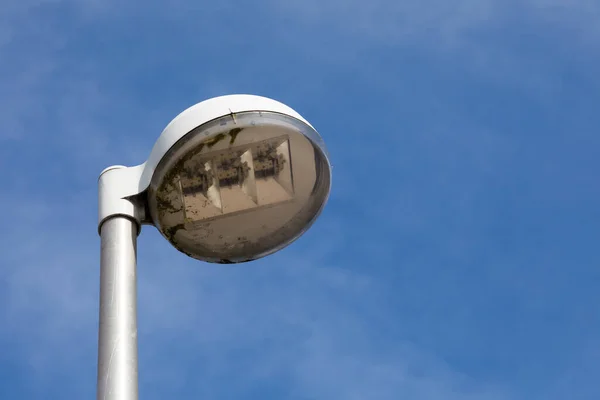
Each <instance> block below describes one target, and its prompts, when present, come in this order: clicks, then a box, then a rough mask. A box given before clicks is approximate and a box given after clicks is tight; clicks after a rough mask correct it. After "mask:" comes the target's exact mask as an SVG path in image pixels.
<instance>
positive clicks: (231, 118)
mask: <svg viewBox="0 0 600 400" xmlns="http://www.w3.org/2000/svg"><path fill="white" fill-rule="evenodd" d="M144 180H147V181H149V182H148V184H147V185H148V186H147V201H148V210H149V212H150V215H151V219H152V223H153V224H154V225H155V226H156V227H157V228H158V230H159V231H160V232H161V234H162V235H163V236H164V237H165V238H166V239H167V240H168V241H169V242H170V243H171V244H172V245H173V246H174V247H175V248H177V249H178V250H180V251H181V252H183V253H185V254H187V255H189V256H190V257H193V258H196V259H199V260H203V261H208V262H216V263H238V262H245V261H250V260H255V259H257V258H261V257H263V256H266V255H268V254H271V253H273V252H275V251H277V250H279V249H281V248H283V247H285V246H287V245H288V244H290V243H291V242H292V241H294V240H295V239H297V238H298V237H299V236H300V235H302V234H303V233H304V232H305V231H306V230H307V229H308V228H309V227H310V226H311V225H312V223H313V222H314V221H315V219H316V218H317V216H318V215H319V214H320V212H321V210H322V209H323V207H324V205H325V203H326V201H327V198H328V196H329V191H330V186H331V166H330V163H329V160H328V155H327V151H326V149H325V145H324V143H323V141H322V139H321V137H320V136H319V134H318V133H317V132H316V130H315V129H314V128H313V127H312V126H311V125H310V124H309V123H308V122H307V121H306V120H304V119H303V118H302V117H301V116H300V115H299V114H297V113H296V112H295V111H294V110H292V109H290V108H289V107H287V106H285V105H283V104H281V103H278V102H276V101H274V100H270V99H266V98H264V97H258V96H247V95H234V96H224V97H219V98H215V99H211V100H208V101H206V102H203V103H199V104H197V105H196V106H193V107H191V108H189V109H188V110H186V111H184V112H183V113H182V114H180V115H179V116H178V117H176V118H175V119H174V120H173V121H172V122H171V123H170V124H169V125H168V126H167V128H166V129H165V131H163V133H162V134H161V137H160V138H159V140H158V141H157V144H156V146H155V148H154V149H153V152H152V154H151V157H150V159H149V160H148V162H147V165H146V168H144V172H143V174H142V179H141V182H142V183H141V184H142V185H145V183H144Z"/></svg>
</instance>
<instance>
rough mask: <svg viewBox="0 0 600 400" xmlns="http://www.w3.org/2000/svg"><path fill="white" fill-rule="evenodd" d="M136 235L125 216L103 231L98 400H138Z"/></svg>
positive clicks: (106, 222)
mask: <svg viewBox="0 0 600 400" xmlns="http://www.w3.org/2000/svg"><path fill="white" fill-rule="evenodd" d="M137 235H138V226H137V224H136V223H135V222H134V221H132V220H130V219H128V218H126V217H122V216H115V217H112V218H110V219H109V220H107V221H105V222H104V223H103V224H102V227H101V228H100V237H101V250H100V326H99V330H98V386H97V396H96V398H97V400H138V352H137V283H136V247H137V246H136V242H137Z"/></svg>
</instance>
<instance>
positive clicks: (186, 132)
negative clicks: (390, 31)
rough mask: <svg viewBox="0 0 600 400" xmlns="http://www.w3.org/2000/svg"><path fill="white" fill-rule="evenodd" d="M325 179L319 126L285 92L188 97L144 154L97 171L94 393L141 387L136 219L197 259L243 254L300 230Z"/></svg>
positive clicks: (271, 247)
mask: <svg viewBox="0 0 600 400" xmlns="http://www.w3.org/2000/svg"><path fill="white" fill-rule="evenodd" d="M292 164H293V165H292ZM330 187H331V165H330V163H329V157H328V155H327V150H326V148H325V143H324V142H323V139H322V138H321V136H320V135H319V134H318V132H317V131H316V130H315V129H314V128H313V127H312V125H310V124H309V123H308V121H306V120H305V119H304V118H303V117H302V116H301V115H300V114H298V113H297V112H296V111H294V110H293V109H291V108H290V107H288V106H286V105H285V104H282V103H279V102H277V101H275V100H272V99H269V98H266V97H260V96H252V95H231V96H221V97H215V98H212V99H209V100H206V101H203V102H201V103H198V104H196V105H194V106H192V107H190V108H188V109H187V110H185V111H184V112H182V113H181V114H179V115H178V116H177V117H176V118H175V119H173V120H172V121H171V122H170V123H169V124H168V125H167V127H166V128H165V129H164V130H163V132H162V133H161V134H160V136H159V138H158V140H157V141H156V143H155V145H154V147H153V149H152V152H151V153H150V156H149V158H148V159H147V160H146V162H144V163H143V164H140V165H137V166H133V167H124V166H119V165H115V166H112V167H109V168H106V169H105V170H104V171H102V173H101V174H100V178H99V179H98V229H99V233H100V236H101V243H102V246H101V261H100V325H99V332H98V382H97V384H98V386H97V399H98V400H137V399H138V348H137V307H136V302H137V287H136V286H137V285H136V241H137V236H138V234H139V232H140V228H141V226H142V225H151V226H154V227H155V228H157V229H158V231H159V232H160V233H161V235H162V236H163V237H164V238H165V239H167V240H168V241H169V242H170V243H171V244H172V245H173V247H175V248H176V249H177V250H179V251H180V252H182V253H184V254H186V255H188V256H190V257H192V258H195V259H198V260H201V261H205V262H211V263H221V264H231V263H241V262H246V261H252V260H256V259H259V258H262V257H265V256H267V255H269V254H272V253H274V252H276V251H278V250H281V249H282V248H284V247H285V246H287V245H289V244H290V243H292V242H293V241H294V240H296V239H297V238H299V237H300V236H301V235H302V234H303V233H304V232H306V230H307V229H308V228H309V227H310V226H311V225H312V223H313V222H314V221H315V220H316V219H317V217H318V216H319V214H320V213H321V211H322V209H323V207H324V206H325V203H326V202H327V199H328V197H329V192H330Z"/></svg>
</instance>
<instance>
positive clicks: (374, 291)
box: [0, 0, 600, 400]
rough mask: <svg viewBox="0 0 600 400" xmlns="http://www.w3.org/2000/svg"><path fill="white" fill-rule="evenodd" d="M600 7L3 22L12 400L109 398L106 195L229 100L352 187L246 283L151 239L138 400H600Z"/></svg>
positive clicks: (378, 4) (529, 5)
mask: <svg viewBox="0 0 600 400" xmlns="http://www.w3.org/2000/svg"><path fill="white" fill-rule="evenodd" d="M599 26H600V3H598V2H595V1H586V0H570V1H565V0H561V1H559V0H521V1H516V0H508V1H506V0H502V1H500V0H456V1H453V2H444V1H441V0H427V1H426V0H422V1H416V0H408V1H391V0H371V1H370V2H361V1H355V0H347V1H341V0H319V1H314V0H287V1H275V0H263V1H261V2H253V3H251V2H243V1H240V2H231V1H225V0H223V1H218V2H217V1H214V2H193V1H189V0H174V1H171V2H170V4H169V5H168V6H167V5H166V3H165V2H156V1H152V0H150V1H147V2H117V1H114V0H103V1H99V0H98V1H96V0H79V1H73V0H4V1H3V2H2V7H1V9H0V122H1V126H2V128H1V129H0V167H1V168H2V178H3V179H2V183H3V184H2V187H1V188H0V204H1V205H2V207H3V209H4V210H6V212H5V213H4V215H3V217H2V222H3V223H2V225H3V227H4V229H2V230H1V231H0V236H1V240H2V243H3V245H2V252H0V398H2V399H30V398H40V399H84V398H93V397H94V396H95V383H96V356H97V355H96V344H97V333H96V332H97V319H98V278H99V259H98V256H99V237H98V235H97V230H96V229H97V226H96V218H97V193H96V182H97V176H98V174H99V172H100V171H101V170H102V169H103V168H104V167H106V166H109V165H112V164H125V165H135V164H138V163H141V162H143V161H144V160H145V159H146V157H147V156H148V155H149V153H150V149H151V148H152V145H153V144H154V141H155V139H156V138H157V137H158V135H159V134H160V132H161V130H162V129H163V128H164V126H166V124H167V123H168V122H169V121H170V120H171V119H172V118H173V117H175V116H176V115H177V114H178V113H179V112H180V111H182V110H183V109H185V108H187V107H188V106H190V105H192V104H194V103H196V102H198V101H201V100H204V99H206V98H209V97H213V96H217V95H222V94H231V93H252V94H259V95H265V96H268V97H272V98H275V99H278V100H280V101H283V102H284V103H287V104H289V105H290V106H292V107H293V108H295V109H296V110H298V111H299V112H300V113H301V114H302V115H303V116H305V117H306V118H307V119H308V120H309V121H310V122H311V123H312V124H313V125H314V126H315V127H316V128H317V129H318V130H319V131H320V132H321V134H322V136H323V137H324V139H325V141H326V143H327V145H328V149H329V151H330V154H331V159H332V163H333V166H334V170H333V173H334V181H333V184H334V186H333V192H332V196H331V200H330V202H329V203H328V205H327V208H326V210H325V212H324V214H323V215H322V217H321V218H320V219H319V220H318V222H317V223H316V224H315V225H314V226H313V228H311V230H310V231H309V232H308V233H307V234H306V235H305V236H303V237H302V238H301V239H300V240H299V241H297V242H296V243H294V244H293V245H292V246H290V247H289V248H286V249H285V250H283V251H281V252H279V253H277V254H275V255H273V256H270V257H268V258H265V259H262V260H259V261H256V262H253V263H249V264H242V265H238V266H222V265H219V266H215V265H208V264H201V263H199V262H197V261H194V260H191V259H187V258H186V257H185V256H183V255H182V254H180V253H178V252H177V251H176V250H174V249H173V248H171V247H170V246H169V245H168V243H166V242H165V241H164V240H163V239H162V238H161V237H160V235H159V234H158V233H157V232H156V231H155V230H154V229H152V228H150V227H147V228H145V229H144V230H143V232H142V234H141V236H140V238H139V254H138V257H139V265H138V271H139V284H138V285H139V286H138V290H139V314H138V322H139V352H140V398H142V399H168V398H179V399H188V398H189V399H192V398H206V399H264V400H269V399H297V400H300V399H302V400H308V399H310V400H320V399H325V400H330V399H344V400H346V399H347V400H354V399H359V400H362V399H369V400H388V399H392V400H398V399H422V400H474V399H478V400H479V399H480V400H520V399H527V400H530V399H544V400H562V399H572V400H584V399H598V398H600V385H598V383H597V377H598V373H599V370H600V313H599V312H598V304H599V303H600V256H599V252H598V241H599V239H600V228H599V225H600V224H599V223H600V207H599V204H600V189H599V188H600V185H599V184H598V176H599V172H600V157H598V151H599V150H600V136H599V134H598V132H599V127H600V114H599V113H597V109H598V104H600V90H599V89H600V77H599V76H598V72H597V71H598V70H600V51H599V50H598V49H599V44H600V28H599Z"/></svg>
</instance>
